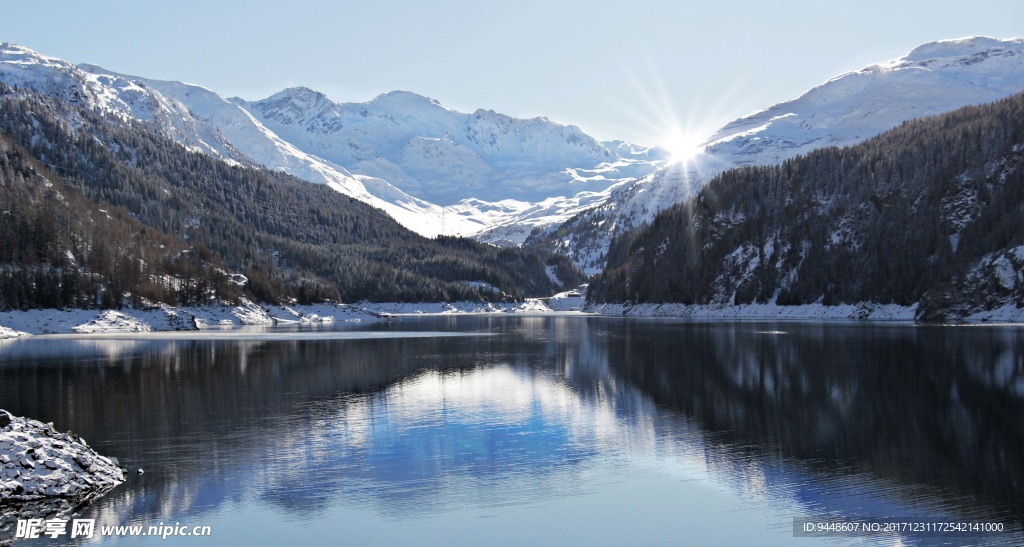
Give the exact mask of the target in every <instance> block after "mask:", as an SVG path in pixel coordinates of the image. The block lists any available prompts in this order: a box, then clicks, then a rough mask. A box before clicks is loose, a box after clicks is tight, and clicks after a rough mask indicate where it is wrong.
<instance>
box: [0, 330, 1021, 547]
mask: <svg viewBox="0 0 1024 547" xmlns="http://www.w3.org/2000/svg"><path fill="white" fill-rule="evenodd" d="M372 328H373V329H375V335H380V333H381V331H383V332H387V331H391V330H393V331H396V332H405V331H417V330H424V331H457V332H468V333H477V334H487V336H463V337H440V336H438V337H423V338H374V339H345V340H330V339H318V338H314V339H303V340H291V341H281V340H259V339H253V340H244V341H240V340H232V341H208V340H203V341H186V340H170V341H168V340H121V341H118V340H109V341H97V340H72V339H52V340H47V341H46V346H45V348H44V347H42V346H41V345H40V344H41V343H42V341H39V340H28V341H19V342H16V343H7V344H5V345H3V346H0V400H2V401H3V402H2V404H0V406H3V407H6V408H7V409H8V410H11V411H13V412H15V413H16V414H20V415H27V416H32V417H35V418H37V419H42V420H43V421H54V422H55V423H56V424H57V427H58V428H62V429H68V428H70V429H73V430H74V431H75V432H77V433H79V434H81V435H82V436H83V437H85V438H86V439H87V440H89V441H90V443H91V444H92V445H93V446H94V447H95V448H97V450H99V451H100V452H101V453H105V454H109V455H113V456H117V457H118V458H119V459H120V460H121V462H122V464H124V465H126V466H128V467H129V468H130V469H134V468H144V469H145V471H146V473H145V474H144V475H140V476H134V477H132V478H131V479H130V480H129V482H128V483H127V484H126V485H124V486H122V487H120V488H118V489H117V490H115V491H114V492H112V493H111V494H109V495H108V496H107V497H106V498H104V499H102V500H100V501H99V502H97V503H96V504H95V505H94V506H93V507H92V508H90V509H89V510H88V512H89V513H90V514H91V515H92V516H96V517H97V518H99V519H100V522H104V523H128V522H132V523H140V524H149V523H152V522H156V521H171V520H181V521H183V522H184V521H186V520H187V521H188V522H190V523H191V522H198V521H200V520H202V519H203V518H214V519H215V521H216V522H218V525H219V526H221V529H222V530H225V529H231V518H232V517H231V516H230V515H231V514H232V513H236V514H238V515H243V514H245V515H250V514H253V513H255V514H262V515H265V516H266V518H269V519H270V520H276V519H283V520H285V521H288V520H289V519H290V520H291V521H296V522H302V523H305V525H309V522H310V519H316V518H318V515H319V516H320V517H330V518H342V517H341V516H339V515H341V514H342V513H344V514H349V515H355V514H359V515H362V517H361V518H364V520H361V521H358V522H357V523H356V524H357V525H359V526H364V527H366V528H368V529H370V528H374V527H376V526H378V525H379V526H385V525H387V523H389V522H390V523H392V524H394V523H402V524H403V525H404V526H407V527H408V528H409V530H408V531H409V532H410V536H409V537H410V538H415V537H416V536H415V533H416V526H417V525H418V524H423V523H427V522H428V521H430V520H431V519H432V518H434V517H438V516H441V517H444V518H442V519H441V521H444V522H449V521H450V520H451V518H450V517H451V515H469V514H471V515H472V516H473V517H474V518H477V517H485V516H486V517H489V518H490V521H489V526H491V527H492V528H494V529H501V524H502V522H501V521H502V518H501V515H504V514H510V515H514V514H520V513H522V514H530V515H534V514H535V513H530V511H533V510H535V509H536V510H537V511H539V512H540V513H536V514H542V512H543V511H544V510H545V508H548V509H550V508H554V507H565V504H564V503H563V502H562V501H559V500H564V501H565V502H567V503H571V505H574V506H579V507H578V508H577V509H576V510H577V511H579V514H575V516H573V514H572V513H571V512H570V513H568V514H567V515H566V516H565V517H564V519H563V520H564V522H562V523H561V524H560V523H559V521H557V520H555V519H552V521H550V522H547V521H543V522H538V523H537V524H536V525H532V524H530V523H522V526H523V527H524V529H522V530H514V529H513V530H512V531H511V532H509V533H510V534H513V535H511V536H509V539H510V540H511V541H512V542H516V540H522V539H523V538H524V537H528V535H529V534H531V533H537V534H544V537H557V536H558V534H563V537H564V538H565V539H567V540H572V539H577V538H586V537H589V536H588V535H587V534H588V533H593V534H597V532H593V531H590V532H587V531H584V530H582V529H579V528H574V526H575V525H570V523H577V524H578V523H587V524H588V525H591V524H592V525H593V529H594V530H597V531H598V532H601V531H602V530H604V531H603V532H601V533H602V534H605V535H597V536H596V537H597V538H599V539H600V538H604V540H605V541H612V542H616V541H615V539H614V538H619V537H620V536H619V535H616V534H617V533H620V531H621V533H622V534H624V535H622V536H621V537H628V538H630V539H632V540H636V541H637V542H640V543H642V542H644V541H656V542H657V541H667V539H668V538H670V537H674V536H673V534H678V533H682V532H687V533H692V532H694V531H695V530H697V529H699V528H700V521H699V520H697V519H705V520H706V519H708V518H717V517H714V515H712V516H711V517H709V516H708V514H709V513H708V512H709V511H711V509H709V508H708V507H711V506H713V505H714V503H718V502H716V501H714V500H717V499H718V498H717V497H715V496H720V495H722V494H720V492H725V493H726V494H725V495H726V497H727V498H728V499H727V500H726V501H722V502H721V503H722V504H725V505H723V507H727V509H723V510H721V511H720V512H723V513H728V512H729V511H737V512H738V513H737V514H742V515H747V514H749V515H751V517H750V518H748V519H747V520H751V521H753V522H754V524H750V525H748V526H749V527H750V528H749V529H745V528H743V526H741V525H735V533H737V534H740V535H738V536H736V537H733V538H732V539H734V540H741V539H742V540H745V541H748V542H751V541H753V542H757V543H773V542H777V543H783V544H784V543H786V540H789V541H792V540H793V538H792V533H791V528H792V518H793V517H797V516H803V515H833V516H847V517H854V516H856V517H865V518H870V517H874V518H881V517H893V516H917V517H933V518H951V517H970V518H977V519H985V520H1000V521H1002V522H1005V523H1006V524H1007V526H1011V527H1015V528H1016V529H1018V530H1019V527H1020V522H1019V520H1015V519H1019V515H1021V514H1024V512H1022V509H1024V503H1022V492H1024V488H1022V484H1021V481H1022V473H1024V425H1022V423H1021V420H1020V419H1019V417H1020V416H1022V415H1024V414H1022V410H1024V404H1022V401H1024V334H1022V333H1024V331H1021V330H1020V329H1016V328H1001V327H993V328H965V327H940V326H927V327H922V326H912V325H878V324H866V323H865V324H862V323H826V324H806V323H752V322H747V323H745V322H737V323H725V322H720V323H711V322H709V323H701V322H681V321H654V320H649V321H645V320H618V319H610V318H583V317H462V318H444V319H422V320H407V321H402V322H399V323H393V324H385V325H378V326H374V327H372ZM257 338H258V337H257ZM636 485H648V486H644V488H643V489H641V488H640V487H639V486H636ZM633 486H636V488H633V489H632V490H631V489H630V488H632V487H633ZM623 492H633V494H631V497H629V498H625V499H623V498H621V496H623V495H624V494H623ZM705 496H706V497H705ZM694 498H697V499H694ZM702 503H705V504H706V505H707V506H708V507H702ZM715 507H717V506H715ZM563 510H564V509H563ZM339 512H340V513H339ZM609 514H611V515H615V514H618V515H622V517H621V518H622V520H621V521H619V522H614V519H610V520H609V519H608V518H607V517H605V516H603V515H609ZM715 514H716V515H717V513H715ZM366 515H370V516H371V517H372V518H373V519H378V520H379V522H377V521H372V522H371V521H369V520H365V517H366ZM588 515H589V516H588ZM239 518H241V517H239ZM247 518H248V517H247ZM218 519H219V520H218ZM688 519H691V520H688ZM759 519H760V521H763V522H760V521H759ZM605 520H607V522H604V521H605ZM464 521H465V519H464ZM465 522H467V524H466V529H467V530H472V529H473V528H472V526H471V524H473V523H472V522H469V521H465ZM721 522H729V521H728V519H725V518H724V517H723V518H722V520H721ZM510 526H511V525H510ZM531 526H535V527H536V528H537V529H536V530H530V529H529V528H530V527H531ZM758 526H759V528H758ZM560 527H561V528H560ZM312 528H315V526H314V527H312ZM563 528H564V529H563ZM752 530H753V532H752ZM758 530H760V531H761V533H764V534H768V536H766V537H767V538H768V539H766V537H763V536H751V535H750V534H751V533H755V532H757V531H758ZM465 533H467V534H469V533H470V532H465ZM716 533H719V534H720V533H723V531H722V530H718V532H716ZM515 534H518V535H515ZM644 534H647V535H644ZM743 534H746V535H743ZM254 537H255V538H256V539H257V540H258V539H259V538H260V537H261V536H258V535H257V536H254ZM373 537H377V538H378V539H377V540H374V539H373ZM388 537H390V536H388ZM695 537H697V538H699V537H701V536H699V535H698V536H695ZM722 537H723V536H706V537H705V538H704V539H714V538H717V539H722ZM364 539H365V538H364ZM1003 539H1004V540H1005V539H1006V538H1005V537H1004V538H1003ZM368 541H370V542H380V541H382V540H380V539H379V536H371V537H370V539H369V540H368ZM800 541H801V542H804V543H807V544H812V543H808V542H811V541H813V540H811V539H801V540H800ZM913 541H914V540H913V538H911V540H910V542H913ZM499 542H500V541H499ZM698 542H700V541H698ZM712 542H715V541H712ZM722 542H724V543H733V542H734V541H722ZM973 542H974V543H976V542H977V541H973Z"/></svg>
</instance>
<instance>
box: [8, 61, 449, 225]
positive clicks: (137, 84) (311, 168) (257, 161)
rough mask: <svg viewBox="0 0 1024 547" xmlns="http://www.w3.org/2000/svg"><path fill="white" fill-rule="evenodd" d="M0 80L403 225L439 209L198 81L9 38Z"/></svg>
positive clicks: (423, 220) (427, 221) (429, 218)
mask: <svg viewBox="0 0 1024 547" xmlns="http://www.w3.org/2000/svg"><path fill="white" fill-rule="evenodd" d="M0 81H3V82H4V83H6V84H8V85H11V86H19V87H23V88H27V89H31V90H33V91H35V92H37V93H42V94H45V95H49V96H52V97H55V98H57V99H60V100H63V101H65V102H67V103H69V104H72V105H75V106H79V107H82V108H85V109H96V110H99V111H102V112H105V113H107V114H113V115H115V116H119V117H121V118H124V119H135V120H140V121H144V122H149V123H152V124H154V125H155V126H156V127H157V128H158V129H159V130H160V131H161V132H163V133H164V134H166V135H167V136H169V137H171V138H172V139H174V140H175V141H177V142H179V143H181V144H183V145H184V146H186V147H187V148H189V149H191V150H194V151H198V152H202V153H205V154H208V155H211V156H214V157H217V158H220V159H223V160H226V161H229V162H234V163H239V164H243V165H262V166H265V167H268V168H270V169H275V170H280V171H284V172H286V173H289V174H292V175H295V176H296V177H299V178H301V179H304V180H307V181H310V182H315V183H320V184H327V185H329V186H331V187H332V188H334V189H335V190H337V191H339V192H341V193H343V194H346V195H349V196H352V197H354V198H356V199H359V200H360V201H364V202H366V203H369V204H371V205H373V206H375V207H378V208H380V209H383V210H385V211H387V212H388V213H389V214H390V215H391V216H392V217H394V218H395V219H396V220H398V221H399V222H401V223H402V224H404V225H406V226H407V227H417V226H424V225H426V226H427V230H426V231H427V232H428V233H429V231H430V229H431V228H433V227H434V226H433V225H434V224H435V221H434V219H435V218H438V217H439V216H440V211H441V208H439V207H437V206H435V205H433V204H430V203H428V202H425V201H423V200H419V199H416V198H414V197H412V196H410V195H408V194H406V193H404V192H402V191H400V190H398V189H397V188H395V187H393V186H391V185H389V184H387V183H386V182H385V181H381V180H378V179H374V178H371V177H364V176H358V175H353V174H352V173H350V172H349V171H347V170H346V169H345V168H343V167H341V166H339V165H336V164H333V163H331V162H329V161H326V160H324V159H322V158H318V157H316V156H314V155H311V154H307V153H305V152H303V151H302V150H299V149H298V148H296V147H295V146H293V145H292V144H290V143H288V142H287V141H285V140H284V139H282V138H280V137H279V136H277V135H276V134H275V133H274V132H273V131H271V130H269V129H267V128H266V127H265V126H263V125H262V124H261V123H260V122H259V121H258V120H256V118H254V117H253V116H252V115H251V114H250V113H249V112H247V111H246V110H245V109H243V108H241V107H239V106H238V105H236V104H233V103H231V102H229V101H227V100H225V99H224V98H222V97H221V96H219V95H217V94H216V93H214V92H212V91H210V90H208V89H206V88H203V87H201V86H197V85H192V84H184V83H180V82H167V81H160V80H150V79H147V78H140V77H136V76H127V75H122V74H117V73H114V72H111V71H108V70H106V69H103V68H101V67H98V66H95V65H88V64H82V65H77V66H76V65H73V64H71V63H69V62H67V61H64V60H61V59H55V58H52V57H45V56H43V55H40V54H38V53H36V52H34V51H32V50H30V49H28V48H25V47H21V46H17V45H13V44H0ZM69 115H72V114H70V113H69ZM70 121H72V122H73V120H70Z"/></svg>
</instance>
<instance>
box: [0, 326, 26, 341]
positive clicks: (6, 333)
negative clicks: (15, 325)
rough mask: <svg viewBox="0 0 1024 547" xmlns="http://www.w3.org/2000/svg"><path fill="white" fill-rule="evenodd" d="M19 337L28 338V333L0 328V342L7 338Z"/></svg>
mask: <svg viewBox="0 0 1024 547" xmlns="http://www.w3.org/2000/svg"><path fill="white" fill-rule="evenodd" d="M20 336H28V333H27V332H21V331H18V330H14V329H9V328H7V327H0V340H5V339H7V338H18V337H20Z"/></svg>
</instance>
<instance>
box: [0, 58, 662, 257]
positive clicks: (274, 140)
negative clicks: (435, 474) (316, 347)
mask: <svg viewBox="0 0 1024 547" xmlns="http://www.w3.org/2000/svg"><path fill="white" fill-rule="evenodd" d="M0 81H3V82H4V83H7V84H8V85H12V86H20V87H24V88H27V89H31V90H33V91H35V92H38V93H42V94H45V95H49V96H52V97H55V98H57V99H60V100H62V101H65V102H67V103H69V104H73V105H77V106H81V107H84V108H87V109H98V110H101V111H103V112H106V113H108V114H112V115H115V116H117V117H121V118H122V119H136V120H141V121H144V122H149V123H152V124H154V125H155V126H156V127H157V128H158V129H159V130H160V131H161V132H163V133H165V134H166V135H167V136H169V137H171V138H172V139H174V140H176V141H177V142H179V143H181V144H183V145H184V146H186V147H187V148H189V149H190V150H194V151H198V152H202V153H204V154H208V155H211V156H214V157H217V158H221V159H224V160H226V161H229V162H234V163H238V164H243V165H262V166H265V167H267V168H269V169H274V170H281V171H284V172H287V173H289V174H292V175H295V176H297V177H299V178H302V179H304V180H307V181H310V182H314V183H321V184H327V185H329V186H331V187H332V188H334V189H335V190H338V191H339V192H341V193H343V194H346V195H349V196H352V197H354V198H356V199H358V200H360V201H364V202H366V203H369V204H370V205H373V206H375V207H378V208H380V209H382V210H384V211H386V212H387V213H388V214H390V215H391V216H392V217H394V218H395V219H396V220H398V221H399V222H400V223H402V224H403V225H405V226H406V227H408V228H410V229H413V230H415V231H417V232H419V233H421V234H424V235H427V236H434V235H438V234H441V233H444V234H448V235H452V234H459V235H472V234H476V233H478V232H481V231H482V230H486V229H488V228H493V227H495V226H499V225H502V224H506V223H509V222H510V221H512V220H513V219H515V218H517V217H519V216H521V215H524V214H525V215H527V216H530V215H536V214H538V213H537V208H536V204H537V203H538V202H541V203H546V204H547V205H546V206H545V207H543V208H542V213H541V216H542V217H543V218H545V219H546V218H548V217H550V216H551V215H555V217H554V219H553V220H550V221H548V222H561V221H562V220H564V219H565V218H567V214H568V213H565V212H564V211H565V210H566V208H567V207H569V208H571V207H572V206H573V205H574V204H575V203H577V202H578V199H577V198H575V195H576V194H577V193H579V192H581V191H582V192H584V194H585V195H589V194H592V193H593V192H594V191H595V190H597V191H601V190H605V189H607V188H608V187H609V186H611V185H613V184H617V183H621V182H624V181H626V180H630V179H633V178H636V177H637V176H642V175H644V174H647V173H650V172H653V171H654V170H655V169H656V168H657V167H658V166H659V165H660V164H661V163H663V161H664V160H665V159H666V157H667V153H666V152H665V151H664V150H661V149H651V148H644V147H637V146H635V145H629V144H628V143H621V142H618V141H615V142H614V143H612V145H613V149H609V148H606V147H605V146H604V145H603V144H602V143H600V142H598V141H596V140H594V139H593V138H592V137H590V136H588V135H586V134H585V133H584V132H583V131H582V130H580V129H579V128H578V127H575V126H567V125H561V124H557V123H555V122H551V121H550V120H547V119H546V118H534V119H530V120H519V119H516V118H512V117H509V116H505V115H502V114H498V113H496V112H494V111H489V110H478V111H477V112H475V113H474V114H463V113H459V112H456V111H454V110H449V109H446V108H444V107H443V106H441V105H440V103H438V102H437V101H435V100H433V99H429V98H427V97H423V96H420V95H417V94H415V93H410V92H407V91H393V92H391V93H386V94H383V95H380V96H378V97H377V98H375V99H373V100H372V101H369V102H367V103H348V104H341V103H334V102H333V101H331V100H330V99H329V98H327V96H326V95H324V94H322V93H319V92H316V91H313V90H311V89H308V88H291V89H287V90H284V91H282V92H279V93H277V94H275V95H273V96H271V97H269V98H267V99H264V100H262V101H257V102H253V103H247V102H245V101H243V100H241V99H237V98H236V99H230V100H229V99H224V98H223V97H221V96H220V95H218V94H216V93H214V92H213V91H210V90H208V89H206V88H203V87H201V86H197V85H192V84H184V83H181V82H173V81H161V80H152V79H147V78H142V77H137V76H128V75H123V74H118V73H116V72H112V71H109V70H106V69H104V68H102V67H99V66H96V65H90V64H81V65H74V64H72V63H69V62H67V61H64V60H61V59H56V58H52V57H46V56H43V55H40V54H38V53H36V52H34V51H32V50H30V49H28V48H25V47H22V46H17V45H13V44H0ZM438 202H440V203H442V205H438V204H436V203H438ZM562 202H565V203H562ZM446 206H447V207H446ZM560 212H561V213H560ZM559 214H561V216H559ZM517 233H518V232H517ZM526 233H528V230H527V231H525V232H522V233H521V236H520V237H518V240H517V241H509V242H507V243H509V244H518V243H521V242H522V240H523V239H525V235H526ZM493 239H502V237H496V238H493Z"/></svg>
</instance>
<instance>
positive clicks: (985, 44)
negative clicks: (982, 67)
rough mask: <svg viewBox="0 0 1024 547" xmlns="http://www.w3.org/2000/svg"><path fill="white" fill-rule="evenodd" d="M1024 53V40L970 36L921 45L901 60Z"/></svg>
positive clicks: (917, 61)
mask: <svg viewBox="0 0 1024 547" xmlns="http://www.w3.org/2000/svg"><path fill="white" fill-rule="evenodd" d="M1015 55H1024V40H1021V39H1020V38H1009V39H1005V40H1000V39H998V38H990V37H987V36H970V37H967V38H956V39H952V40H939V41H937V42H929V43H927V44H923V45H920V46H918V47H916V48H914V49H913V50H911V51H910V53H908V54H907V55H906V56H904V57H903V58H902V59H900V60H899V61H903V62H906V63H925V64H928V63H929V62H938V61H946V62H944V63H943V64H948V62H949V61H957V60H964V59H973V60H974V62H978V61H982V60H984V59H985V58H988V57H990V56H1015Z"/></svg>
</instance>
